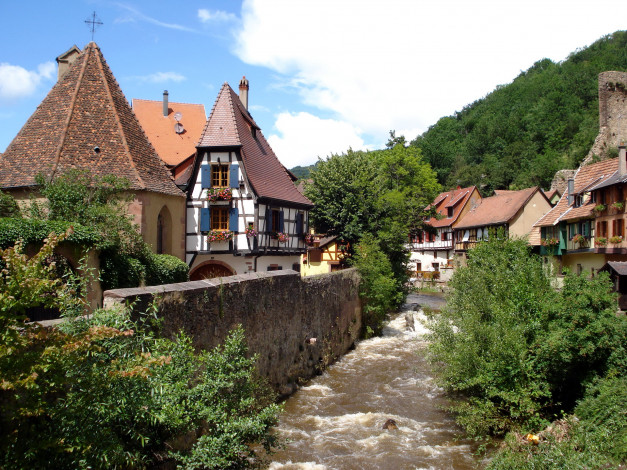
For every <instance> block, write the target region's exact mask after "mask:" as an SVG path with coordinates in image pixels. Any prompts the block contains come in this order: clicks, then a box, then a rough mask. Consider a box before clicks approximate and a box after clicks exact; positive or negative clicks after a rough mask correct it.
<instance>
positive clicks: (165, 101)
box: [163, 90, 168, 117]
mask: <svg viewBox="0 0 627 470" xmlns="http://www.w3.org/2000/svg"><path fill="white" fill-rule="evenodd" d="M163 115H164V116H165V117H168V90H163Z"/></svg>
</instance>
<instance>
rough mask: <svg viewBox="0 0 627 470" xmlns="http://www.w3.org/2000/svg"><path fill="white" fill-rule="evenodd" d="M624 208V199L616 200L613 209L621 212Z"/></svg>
mask: <svg viewBox="0 0 627 470" xmlns="http://www.w3.org/2000/svg"><path fill="white" fill-rule="evenodd" d="M624 208H625V203H624V202H622V201H616V202H614V203H612V209H614V210H616V211H617V212H621V211H622V210H623V209H624Z"/></svg>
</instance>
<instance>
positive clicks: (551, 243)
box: [540, 238, 560, 248]
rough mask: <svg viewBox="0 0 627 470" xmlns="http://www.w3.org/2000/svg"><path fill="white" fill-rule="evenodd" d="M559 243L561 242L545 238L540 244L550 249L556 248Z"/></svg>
mask: <svg viewBox="0 0 627 470" xmlns="http://www.w3.org/2000/svg"><path fill="white" fill-rule="evenodd" d="M559 242H560V241H559V240H558V239H557V238H544V239H543V240H542V241H541V242H540V244H541V245H542V246H546V247H549V248H553V247H554V246H557V245H559Z"/></svg>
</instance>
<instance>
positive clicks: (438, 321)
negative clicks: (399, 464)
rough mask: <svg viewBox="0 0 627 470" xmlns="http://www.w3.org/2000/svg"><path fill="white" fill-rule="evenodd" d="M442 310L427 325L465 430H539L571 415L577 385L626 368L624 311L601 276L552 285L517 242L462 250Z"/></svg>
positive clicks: (437, 365)
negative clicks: (458, 398) (464, 258)
mask: <svg viewBox="0 0 627 470" xmlns="http://www.w3.org/2000/svg"><path fill="white" fill-rule="evenodd" d="M451 287H452V288H453V291H452V294H451V296H450V297H449V299H448V302H447V306H446V308H445V309H444V310H443V311H442V313H441V314H440V315H436V316H434V317H433V319H432V321H431V322H430V328H431V330H432V333H431V335H430V338H429V339H430V340H431V344H430V346H429V352H430V357H431V360H432V361H433V362H434V365H435V368H436V371H437V373H438V378H439V380H440V382H441V384H442V385H443V386H445V387H446V388H447V389H448V390H449V391H453V392H460V393H461V394H463V396H464V397H465V400H464V401H462V402H458V403H456V404H454V405H453V407H452V410H453V411H454V412H456V413H457V417H458V420H459V422H460V424H462V425H463V426H464V427H465V428H466V429H467V431H468V432H469V433H470V434H473V435H486V434H497V435H502V434H505V433H506V432H507V431H510V430H516V429H528V430H533V429H539V428H540V429H541V428H542V427H543V426H544V425H545V424H546V423H548V422H549V421H550V420H553V419H556V418H559V417H561V414H562V412H571V411H572V409H573V406H574V404H575V403H576V401H577V400H578V399H580V398H581V397H582V393H583V390H584V387H585V385H586V384H587V383H590V382H592V381H593V380H595V379H596V378H597V377H602V376H603V375H605V374H607V373H613V374H619V375H622V374H625V361H626V360H627V359H626V353H625V344H626V343H627V339H626V337H627V335H626V331H627V328H626V323H627V320H625V318H624V317H616V315H615V314H614V310H615V308H616V303H615V297H614V295H613V294H611V292H610V287H611V286H610V284H609V281H608V278H607V276H604V275H600V276H596V277H595V278H594V279H588V278H587V277H584V276H578V275H574V274H569V275H567V276H566V278H565V280H564V287H563V289H562V291H561V292H559V293H558V292H557V291H555V290H553V289H552V288H551V285H550V282H549V279H548V278H547V276H546V274H545V272H544V271H543V269H542V264H541V262H540V260H539V258H538V257H536V256H532V255H530V254H529V247H528V246H527V244H526V242H525V241H524V240H506V239H504V238H503V237H502V236H497V237H490V240H489V241H488V242H485V243H482V244H480V245H478V246H477V248H475V249H473V250H471V251H469V253H468V265H467V266H466V267H461V268H459V269H458V271H457V272H456V273H455V274H454V276H453V279H452V281H451Z"/></svg>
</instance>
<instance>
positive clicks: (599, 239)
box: [594, 237, 607, 246]
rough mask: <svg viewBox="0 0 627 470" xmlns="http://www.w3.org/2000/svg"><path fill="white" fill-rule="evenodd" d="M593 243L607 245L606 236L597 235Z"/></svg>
mask: <svg viewBox="0 0 627 470" xmlns="http://www.w3.org/2000/svg"><path fill="white" fill-rule="evenodd" d="M594 244H595V245H596V246H605V245H607V238H605V237H597V238H595V239H594Z"/></svg>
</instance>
